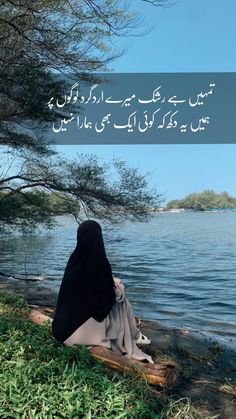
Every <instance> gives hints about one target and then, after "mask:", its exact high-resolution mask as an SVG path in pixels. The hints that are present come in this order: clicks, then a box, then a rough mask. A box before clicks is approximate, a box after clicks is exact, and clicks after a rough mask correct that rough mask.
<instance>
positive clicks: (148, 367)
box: [90, 346, 178, 388]
mask: <svg viewBox="0 0 236 419" xmlns="http://www.w3.org/2000/svg"><path fill="white" fill-rule="evenodd" d="M90 353H91V354H92V355H93V356H94V358H97V359H99V360H101V361H104V362H105V363H106V364H107V365H108V366H109V367H110V368H112V369H114V370H117V371H133V372H135V371H136V372H139V373H141V375H143V376H144V377H145V379H146V380H147V382H148V383H149V384H154V385H158V386H161V387H166V388H171V387H173V386H174V385H175V384H176V381H177V377H178V374H177V369H176V367H175V365H174V364H171V363H166V362H161V363H158V364H150V363H144V362H141V361H136V360H134V359H130V358H127V357H125V356H122V355H119V354H116V353H115V352H113V351H111V350H110V349H107V348H104V347H103V346H94V347H93V348H91V349H90Z"/></svg>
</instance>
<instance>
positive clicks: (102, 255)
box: [52, 220, 153, 363]
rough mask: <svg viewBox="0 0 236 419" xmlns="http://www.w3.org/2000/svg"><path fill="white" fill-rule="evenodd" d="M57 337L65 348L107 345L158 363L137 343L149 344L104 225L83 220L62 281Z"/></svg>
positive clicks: (55, 331)
mask: <svg viewBox="0 0 236 419" xmlns="http://www.w3.org/2000/svg"><path fill="white" fill-rule="evenodd" d="M52 331H53V335H54V337H55V338H56V339H57V340H58V341H59V342H61V343H64V344H65V345H68V346H71V345H86V346H95V345H99V346H105V347H106V348H109V349H111V350H113V351H115V352H116V353H118V354H122V355H126V356H128V357H130V358H133V359H136V360H140V361H142V360H144V361H148V362H150V363H153V360H152V358H151V357H150V356H149V355H147V354H145V353H144V352H142V351H141V350H140V349H139V348H138V347H137V343H140V344H149V343H150V340H149V339H147V338H146V337H145V336H144V335H142V334H141V333H140V331H139V329H138V328H137V327H136V322H135V317H134V315H133V311H132V308H131V306H130V303H129V301H128V299H127V298H126V296H125V291H124V286H123V284H122V282H121V280H120V279H118V278H113V275H112V270H111V266H110V263H109V261H108V259H107V257H106V252H105V247H104V243H103V237H102V229H101V226H100V225H99V224H98V223H97V222H96V221H92V220H91V221H84V222H83V223H82V224H81V225H80V226H79V228H78V231H77V245H76V248H75V250H74V252H73V253H72V255H71V256H70V258H69V260H68V263H67V266H66V269H65V273H64V277H63V280H62V283H61V287H60V291H59V295H58V300H57V307H56V312H55V316H54V320H53V322H52Z"/></svg>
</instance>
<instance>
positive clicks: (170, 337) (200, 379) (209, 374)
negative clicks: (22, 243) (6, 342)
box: [0, 275, 236, 419]
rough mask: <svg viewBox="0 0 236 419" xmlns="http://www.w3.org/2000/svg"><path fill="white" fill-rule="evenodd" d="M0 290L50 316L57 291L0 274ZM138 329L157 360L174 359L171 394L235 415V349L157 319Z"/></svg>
mask: <svg viewBox="0 0 236 419" xmlns="http://www.w3.org/2000/svg"><path fill="white" fill-rule="evenodd" d="M0 290H2V291H4V290H5V291H9V292H13V293H15V294H20V295H23V296H24V297H25V299H26V301H27V303H28V304H29V305H30V306H31V307H32V308H34V307H35V306H36V307H37V308H39V310H41V311H42V312H43V313H44V314H47V315H49V316H50V317H52V316H53V312H54V308H55V304H56V298H57V294H56V292H54V291H53V290H52V289H50V288H46V287H43V286H42V285H41V284H39V283H38V282H29V281H23V280H20V281H19V280H15V279H11V278H7V277H3V276H1V275H0ZM141 330H142V331H143V332H144V334H146V335H147V336H148V337H150V338H151V341H152V343H151V345H150V347H145V348H144V350H145V351H146V352H147V353H149V354H150V355H152V356H153V357H154V360H156V362H158V361H160V360H171V361H172V362H173V361H174V362H175V363H176V365H177V367H178V369H179V371H180V379H179V382H178V384H177V386H176V387H175V388H174V389H173V390H171V393H170V394H173V395H175V396H177V397H181V398H190V399H191V400H192V402H193V403H194V404H195V403H196V406H197V407H198V408H200V410H201V411H202V415H203V416H202V417H203V418H204V417H207V416H208V417H211V415H219V416H218V417H219V418H225V419H234V418H235V417H236V350H233V349H231V348H228V347H224V345H222V344H221V343H219V342H217V341H214V340H213V339H211V338H209V337H207V336H205V335H204V334H202V333H201V331H199V332H195V331H191V330H184V329H177V328H171V327H168V326H165V325H161V324H160V323H159V322H157V321H152V320H141ZM227 391H228V393H227ZM234 392H235V393H234Z"/></svg>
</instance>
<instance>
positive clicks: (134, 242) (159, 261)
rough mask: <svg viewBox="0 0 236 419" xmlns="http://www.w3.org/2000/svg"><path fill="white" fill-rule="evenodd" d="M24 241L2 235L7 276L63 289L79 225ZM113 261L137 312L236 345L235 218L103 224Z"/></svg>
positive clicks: (64, 224)
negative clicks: (35, 277)
mask: <svg viewBox="0 0 236 419" xmlns="http://www.w3.org/2000/svg"><path fill="white" fill-rule="evenodd" d="M58 220H59V221H60V224H61V225H60V226H58V227H56V228H55V229H54V230H53V231H51V232H41V233H38V234H35V235H32V236H29V237H27V238H26V239H23V238H21V237H18V236H9V237H1V239H0V244H1V252H0V263H1V267H0V271H2V272H4V273H8V274H11V275H16V276H17V274H19V273H24V271H25V263H26V269H27V272H28V274H37V275H42V276H43V277H44V280H43V282H42V283H41V284H44V285H45V286H49V287H51V288H52V287H53V288H54V287H55V289H58V287H59V284H60V281H61V278H62V275H63V271H64V268H65V265H66V262H67V259H68V257H69V255H70V253H71V252H72V251H73V249H74V246H75V242H76V229H77V225H76V223H75V222H74V221H73V220H72V219H70V218H69V217H60V218H58ZM103 228H104V241H105V246H106V250H107V256H108V258H109V260H110V262H111V265H112V268H113V273H114V274H115V275H116V276H119V277H120V278H121V279H122V280H123V282H124V284H125V286H126V292H127V295H128V297H129V299H130V301H131V302H132V305H133V308H134V310H135V313H136V314H137V315H139V316H141V317H142V318H145V319H153V320H158V321H160V322H161V323H162V324H165V325H172V326H176V327H181V328H185V329H192V330H198V331H199V330H201V331H203V332H206V333H207V334H210V335H211V336H212V337H214V338H216V337H217V339H219V340H222V341H227V342H228V343H231V345H235V347H236V213H230V212H229V213H175V214H172V213H157V214H155V215H154V216H153V218H152V219H151V220H150V221H149V222H148V223H146V222H145V223H139V222H125V223H124V224H122V225H119V226H115V227H113V228H111V226H110V227H107V226H105V225H104V224H103Z"/></svg>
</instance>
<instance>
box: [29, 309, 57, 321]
mask: <svg viewBox="0 0 236 419" xmlns="http://www.w3.org/2000/svg"><path fill="white" fill-rule="evenodd" d="M29 319H30V320H31V321H32V322H33V323H36V324H43V323H44V322H46V321H50V322H52V319H51V317H49V316H47V315H46V314H44V313H42V312H41V311H39V310H35V309H33V310H30V312H29Z"/></svg>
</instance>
